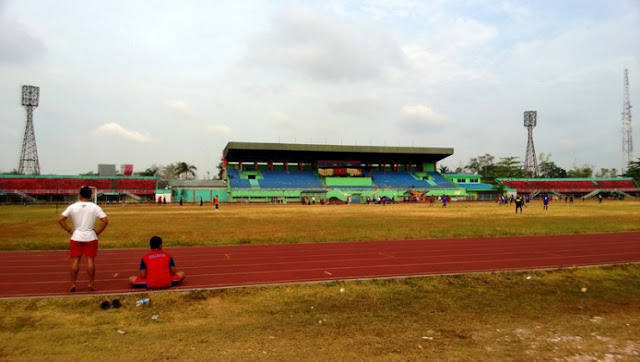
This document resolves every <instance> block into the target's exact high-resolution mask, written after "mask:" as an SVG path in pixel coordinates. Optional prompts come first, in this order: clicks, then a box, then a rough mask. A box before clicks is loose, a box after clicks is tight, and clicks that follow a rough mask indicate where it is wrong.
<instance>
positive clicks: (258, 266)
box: [0, 232, 640, 298]
mask: <svg viewBox="0 0 640 362" xmlns="http://www.w3.org/2000/svg"><path fill="white" fill-rule="evenodd" d="M165 250H166V251H168V252H169V253H171V255H172V256H173V257H174V259H175V261H176V266H177V269H178V270H183V271H184V272H185V273H186V275H187V277H186V279H185V281H184V283H183V284H182V285H180V286H178V287H176V288H174V289H183V290H184V289H201V288H224V287H238V286H248V285H259V284H280V283H305V282H319V281H332V280H348V279H372V278H394V277H405V276H421V275H434V274H462V273H477V272H491V271H501V270H531V269H551V268H562V267H572V266H586V265H602V264H618V263H637V262H640V232H627V233H607V234H586V235H555V236H518V237H499V238H468V239H430V240H401V241H375V242H341V243H316V244H286V245H243V246H211V247H185V248H166V249H165ZM146 252H147V250H144V249H117V250H114V249H107V250H100V251H99V252H98V257H97V258H96V269H97V274H96V287H98V289H99V291H98V292H89V291H88V289H87V288H86V271H85V265H84V258H83V263H82V265H81V267H80V273H79V276H78V291H77V292H76V293H73V294H105V293H106V294H117V293H136V292H141V291H143V290H139V289H132V288H130V287H129V284H128V282H127V279H128V277H129V276H131V275H136V274H137V273H138V267H139V263H140V258H141V257H142V255H143V254H144V253H146ZM69 266H70V261H69V258H68V251H20V252H0V298H12V297H36V296H38V297H41V296H59V295H71V294H72V293H68V292H67V290H68V288H69V285H70V283H69V281H68V278H69V277H68V275H69Z"/></svg>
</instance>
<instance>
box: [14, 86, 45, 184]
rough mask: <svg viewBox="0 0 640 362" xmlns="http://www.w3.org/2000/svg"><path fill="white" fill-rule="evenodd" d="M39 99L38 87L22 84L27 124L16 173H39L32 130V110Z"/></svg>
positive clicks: (34, 136) (34, 137)
mask: <svg viewBox="0 0 640 362" xmlns="http://www.w3.org/2000/svg"><path fill="white" fill-rule="evenodd" d="M39 100H40V87H35V86H32V85H23V86H22V105H23V106H24V107H25V108H26V109H27V125H26V127H25V130H24V138H23V139H22V152H21V153H20V165H19V166H18V173H19V174H21V175H24V174H33V175H39V174H40V161H38V148H37V146H36V135H35V132H34V130H33V110H34V109H36V108H37V107H38V102H39Z"/></svg>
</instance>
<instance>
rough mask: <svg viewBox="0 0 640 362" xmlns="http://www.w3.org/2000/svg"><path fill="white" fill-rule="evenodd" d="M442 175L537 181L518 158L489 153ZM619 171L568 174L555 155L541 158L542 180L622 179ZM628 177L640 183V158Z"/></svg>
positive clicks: (579, 169) (585, 169) (577, 169)
mask: <svg viewBox="0 0 640 362" xmlns="http://www.w3.org/2000/svg"><path fill="white" fill-rule="evenodd" d="M438 171H439V172H440V173H461V174H464V173H468V174H474V175H480V176H482V178H483V182H488V183H493V182H494V181H493V180H494V179H496V178H526V177H533V175H531V174H529V173H527V171H525V170H524V167H523V163H522V162H521V161H520V160H519V158H518V157H517V156H509V157H501V158H499V159H498V160H497V161H496V158H495V157H494V156H493V155H491V154H489V153H485V154H484V155H480V156H477V157H473V158H471V159H470V160H469V162H467V164H466V165H464V166H459V167H456V168H455V169H454V170H452V169H450V168H449V167H447V166H444V165H443V166H440V168H439V169H438ZM618 176H620V175H618V170H617V169H615V168H612V169H608V168H601V169H600V170H598V171H596V170H594V169H593V166H590V165H581V166H578V165H574V166H573V168H572V169H570V170H565V169H563V168H562V167H560V166H558V165H556V163H555V162H553V161H552V160H551V154H550V153H549V154H545V153H541V154H540V157H539V158H538V177H541V178H584V177H618ZM621 176H625V177H633V178H634V179H635V180H636V181H638V182H640V158H638V160H636V161H632V162H629V167H628V168H627V171H626V172H625V173H624V174H623V175H621Z"/></svg>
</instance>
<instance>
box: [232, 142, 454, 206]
mask: <svg viewBox="0 0 640 362" xmlns="http://www.w3.org/2000/svg"><path fill="white" fill-rule="evenodd" d="M452 154H453V149H451V148H417V147H373V146H337V145H309V144H280V143H243V142H229V143H228V144H227V147H226V148H225V149H224V151H223V171H224V174H225V180H226V181H227V192H228V195H227V196H228V197H227V200H228V201H231V202H272V201H274V200H278V202H283V203H286V202H300V201H302V199H303V198H305V199H317V200H323V201H325V200H326V201H330V202H331V201H332V202H345V201H347V200H350V201H351V202H365V200H367V199H375V198H378V199H379V198H382V197H386V198H389V199H391V200H394V201H400V200H405V199H408V198H411V197H415V195H420V197H424V196H440V195H450V196H452V197H454V198H464V197H465V195H466V191H465V189H464V188H463V187H459V186H457V185H456V184H455V183H453V182H451V181H449V180H448V179H447V178H445V177H443V176H442V175H440V174H439V173H438V172H436V166H437V162H438V161H440V160H442V159H443V158H446V157H448V156H450V155H452Z"/></svg>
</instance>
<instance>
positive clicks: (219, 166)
mask: <svg viewBox="0 0 640 362" xmlns="http://www.w3.org/2000/svg"><path fill="white" fill-rule="evenodd" d="M216 168H217V169H218V180H222V171H224V170H223V167H222V161H220V163H218V166H216Z"/></svg>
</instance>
